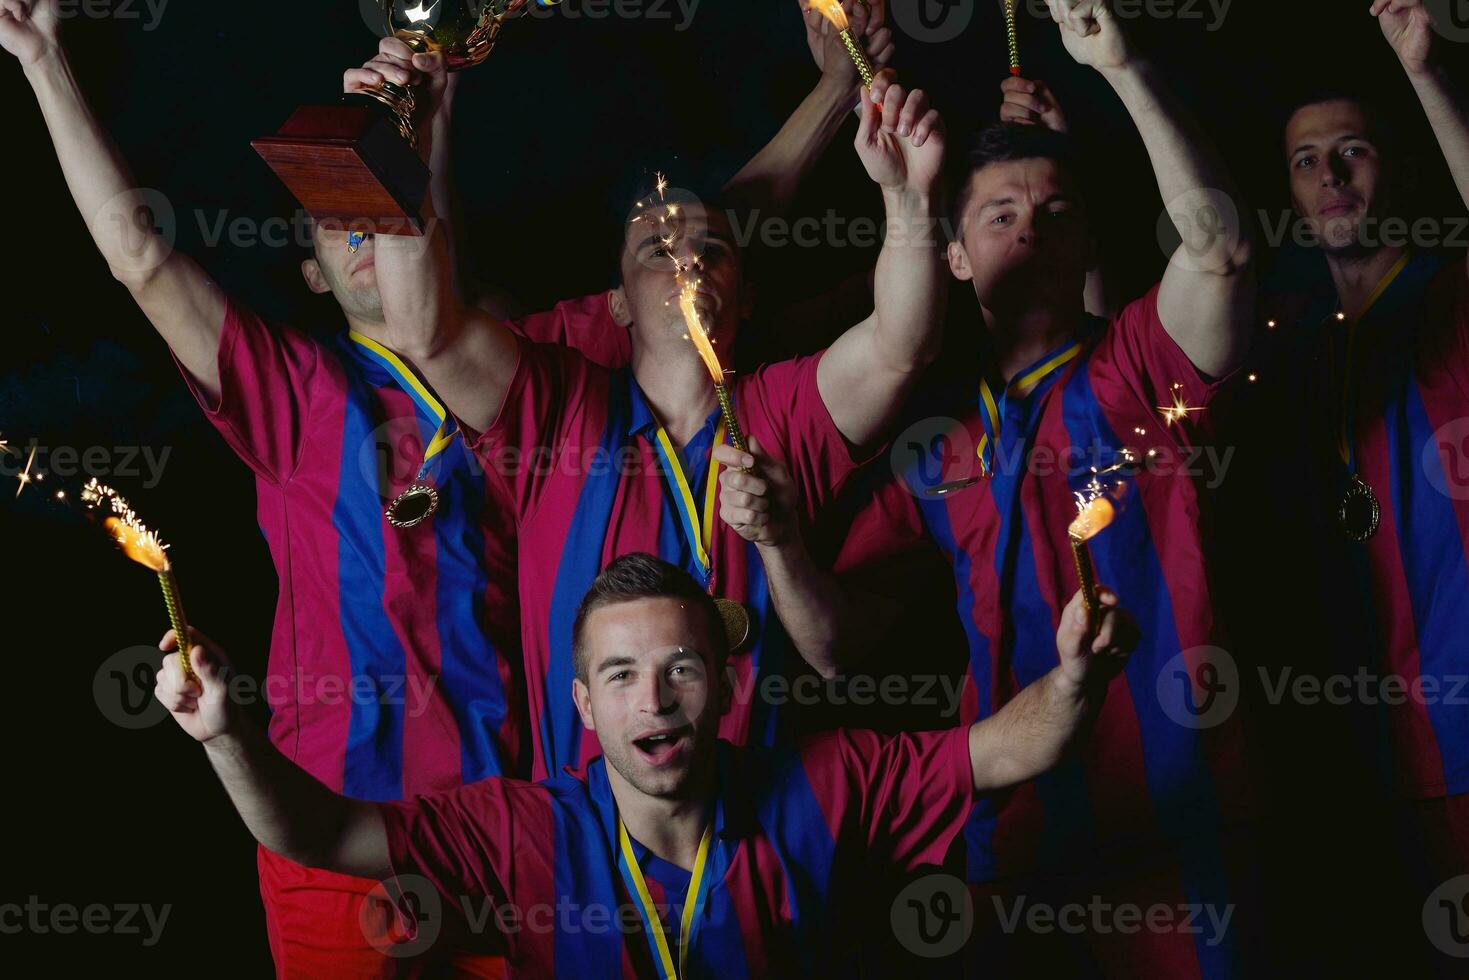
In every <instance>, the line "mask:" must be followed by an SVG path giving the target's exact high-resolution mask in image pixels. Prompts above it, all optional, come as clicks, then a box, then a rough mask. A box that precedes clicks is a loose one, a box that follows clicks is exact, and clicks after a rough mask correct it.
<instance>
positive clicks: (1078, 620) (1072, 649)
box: [1056, 589, 1091, 660]
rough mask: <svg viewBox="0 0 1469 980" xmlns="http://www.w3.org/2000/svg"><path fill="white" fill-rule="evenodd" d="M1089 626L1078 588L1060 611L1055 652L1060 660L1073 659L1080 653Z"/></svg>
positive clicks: (1083, 602)
mask: <svg viewBox="0 0 1469 980" xmlns="http://www.w3.org/2000/svg"><path fill="white" fill-rule="evenodd" d="M1090 626H1091V624H1090V623H1089V622H1087V614H1086V602H1085V601H1084V600H1083V599H1082V597H1081V590H1080V589H1078V590H1077V591H1076V593H1075V594H1074V595H1072V597H1071V601H1070V602H1068V603H1066V608H1065V609H1063V610H1062V611H1061V625H1060V626H1059V627H1058V628H1057V629H1056V652H1057V654H1059V655H1060V657H1061V659H1062V660H1075V659H1076V658H1078V657H1080V656H1081V655H1082V651H1083V650H1084V649H1085V648H1086V637H1087V633H1088V632H1090Z"/></svg>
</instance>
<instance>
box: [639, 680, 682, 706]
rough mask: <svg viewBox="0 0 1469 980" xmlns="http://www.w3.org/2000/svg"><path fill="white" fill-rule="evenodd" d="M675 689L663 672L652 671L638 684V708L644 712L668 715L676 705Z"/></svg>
mask: <svg viewBox="0 0 1469 980" xmlns="http://www.w3.org/2000/svg"><path fill="white" fill-rule="evenodd" d="M676 703H677V702H676V701H675V700H674V698H673V690H672V688H671V687H669V685H668V682H667V681H666V680H665V679H664V677H663V675H662V674H661V673H657V672H654V673H651V674H649V675H648V676H647V678H646V679H644V680H643V682H642V683H641V684H639V685H638V693H637V710H638V711H639V712H640V713H642V714H648V715H666V714H668V713H669V712H670V711H672V710H673V708H674V706H675V705H676Z"/></svg>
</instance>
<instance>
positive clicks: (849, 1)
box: [842, 0, 867, 37]
mask: <svg viewBox="0 0 1469 980" xmlns="http://www.w3.org/2000/svg"><path fill="white" fill-rule="evenodd" d="M842 9H843V10H845V11H846V12H847V26H848V27H849V28H850V29H851V31H852V36H853V37H861V36H862V35H863V34H865V33H866V32H867V8H866V7H864V6H862V5H861V4H860V3H858V2H857V0H843V2H842Z"/></svg>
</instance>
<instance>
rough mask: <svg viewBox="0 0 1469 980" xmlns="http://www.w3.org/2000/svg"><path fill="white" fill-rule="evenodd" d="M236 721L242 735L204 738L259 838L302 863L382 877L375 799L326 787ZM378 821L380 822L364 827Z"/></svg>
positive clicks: (383, 850) (382, 845) (382, 843)
mask: <svg viewBox="0 0 1469 980" xmlns="http://www.w3.org/2000/svg"><path fill="white" fill-rule="evenodd" d="M238 727H239V728H240V731H239V732H238V733H233V734H229V735H220V736H218V737H216V738H213V739H210V740H209V741H208V742H205V743H204V749H205V754H206V755H207V756H208V758H209V763H210V765H211V766H213V767H214V771H215V773H216V774H217V775H218V776H219V781H220V782H221V783H222V784H223V785H224V788H225V792H227V793H228V794H229V797H230V801H231V802H232V803H233V804H234V806H235V809H236V810H237V811H238V812H239V814H240V817H241V818H242V819H243V820H244V821H245V826H246V827H248V828H249V830H250V833H251V834H252V835H254V837H255V839H256V840H257V841H259V842H260V843H261V844H262V845H263V846H264V847H265V848H266V849H267V850H269V851H272V852H274V853H276V854H279V855H281V856H282V857H285V858H287V859H289V860H291V861H295V862H296V863H297V864H302V865H306V866H308V867H317V868H327V869H329V870H333V871H340V872H343V873H348V874H365V875H368V876H371V877H379V878H380V877H385V876H386V875H387V874H388V871H389V869H388V859H387V847H386V838H385V836H382V832H381V828H380V819H381V818H379V817H376V815H375V813H374V812H372V811H371V810H370V804H364V803H359V802H357V801H354V800H349V799H347V798H346V797H344V796H340V795H339V794H337V793H334V792H332V791H331V790H329V789H327V788H326V787H325V786H323V785H322V784H321V783H320V782H318V781H317V780H316V779H313V778H312V777H311V776H310V775H308V774H307V773H306V772H305V771H304V770H302V769H301V768H300V767H299V766H297V765H296V764H295V763H293V762H291V761H290V760H289V759H287V758H286V757H285V756H284V755H282V754H281V752H280V750H279V749H277V748H276V747H275V746H274V745H272V744H271V743H270V740H269V739H267V738H266V737H265V735H264V733H263V732H261V731H260V729H259V728H257V727H256V726H254V725H253V724H250V723H248V722H241V723H240V725H239V726H238ZM373 820H376V821H378V823H379V826H378V827H376V828H373V827H370V826H367V825H368V824H369V823H370V822H371V821H373ZM354 825H355V829H354ZM364 828H365V832H363V831H364ZM374 830H375V831H376V832H375V833H374V832H373V831H374Z"/></svg>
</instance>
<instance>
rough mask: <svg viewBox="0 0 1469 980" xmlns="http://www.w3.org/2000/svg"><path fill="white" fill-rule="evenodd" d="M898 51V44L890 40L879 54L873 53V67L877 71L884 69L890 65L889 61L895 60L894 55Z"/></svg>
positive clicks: (871, 59)
mask: <svg viewBox="0 0 1469 980" xmlns="http://www.w3.org/2000/svg"><path fill="white" fill-rule="evenodd" d="M897 53H898V46H897V45H896V44H893V43H891V42H889V43H888V46H887V47H885V48H883V49H882V50H881V51H879V52H878V53H877V54H875V55H872V56H871V58H870V59H869V60H870V61H871V62H872V67H873V68H874V69H876V70H877V71H882V70H883V69H884V68H886V67H887V66H888V62H890V61H892V60H893V55H895V54H897Z"/></svg>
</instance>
